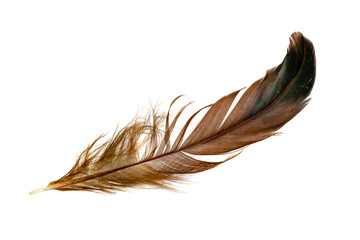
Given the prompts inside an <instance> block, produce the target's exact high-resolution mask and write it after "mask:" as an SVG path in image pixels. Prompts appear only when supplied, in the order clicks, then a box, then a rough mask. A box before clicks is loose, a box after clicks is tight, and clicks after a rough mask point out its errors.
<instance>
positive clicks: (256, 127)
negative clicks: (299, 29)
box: [46, 33, 315, 193]
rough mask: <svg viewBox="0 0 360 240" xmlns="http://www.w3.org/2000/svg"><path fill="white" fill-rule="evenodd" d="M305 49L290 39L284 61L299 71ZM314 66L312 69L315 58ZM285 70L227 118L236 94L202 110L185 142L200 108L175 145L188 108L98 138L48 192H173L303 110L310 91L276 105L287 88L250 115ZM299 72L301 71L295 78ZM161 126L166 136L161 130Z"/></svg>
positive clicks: (298, 38)
mask: <svg viewBox="0 0 360 240" xmlns="http://www.w3.org/2000/svg"><path fill="white" fill-rule="evenodd" d="M308 45H309V46H311V47H312V44H311V42H310V41H309V40H308V39H306V38H305V37H303V36H302V34H301V33H294V34H292V38H291V39H290V46H289V48H288V54H287V56H288V55H290V54H291V53H292V52H295V54H298V53H297V52H303V53H304V56H303V60H302V62H301V65H303V64H304V61H305V60H304V59H305V58H306V57H307V56H305V53H306V50H305V48H306V46H308ZM301 48H303V49H302V51H301ZM299 49H300V50H299ZM312 54H313V55H314V51H313V49H312ZM285 60H286V58H285V59H284V61H285ZM313 62H314V67H315V55H314V56H313ZM283 64H284V62H283V63H282V64H280V65H279V66H278V67H276V68H273V69H271V70H268V71H267V73H266V75H265V77H264V78H262V79H260V80H258V81H257V82H255V83H254V84H253V85H251V86H250V87H249V89H247V91H245V93H244V94H243V96H242V97H241V98H240V100H239V101H238V103H237V104H236V105H235V107H234V109H233V110H232V112H231V113H230V114H229V115H228V116H227V117H226V118H225V116H226V114H227V113H228V111H229V109H230V106H231V104H232V102H233V101H234V99H235V97H236V96H237V94H238V93H239V91H235V92H233V93H231V94H229V95H227V96H225V97H223V98H221V99H220V100H218V101H217V102H216V103H214V104H212V105H209V106H207V107H205V108H209V110H208V111H207V113H206V114H205V116H204V117H203V118H202V120H201V121H200V122H199V124H198V125H197V126H196V127H195V129H194V130H193V131H192V133H190V134H189V137H187V139H185V140H184V136H185V133H186V131H187V128H188V127H189V125H190V123H191V121H192V120H193V118H194V117H195V116H196V115H197V114H198V113H199V112H200V111H202V110H203V109H204V108H202V109H200V110H199V111H198V112H196V113H195V114H193V115H192V116H191V117H190V118H189V120H188V121H187V122H186V124H185V125H184V126H183V128H182V130H181V131H180V133H179V135H178V136H177V138H176V140H175V142H174V143H173V144H171V143H170V136H171V134H172V132H173V129H174V127H175V125H176V122H177V120H178V119H179V117H180V116H181V114H182V113H183V111H184V109H185V108H186V107H187V105H186V106H184V107H183V108H181V109H180V110H179V112H178V113H177V114H176V115H175V117H174V119H173V120H172V121H171V122H170V120H169V116H170V109H169V111H168V113H167V114H158V113H157V112H156V111H155V110H154V109H152V110H151V111H150V113H149V114H148V116H147V117H146V118H135V119H134V120H133V121H132V122H131V123H130V124H128V125H127V126H126V127H124V128H123V129H122V130H120V131H116V132H115V134H114V135H113V136H112V138H111V139H110V140H108V141H106V142H105V143H103V144H101V145H98V144H97V143H98V142H99V140H100V139H101V138H103V137H104V136H100V137H99V138H97V139H96V140H95V141H94V142H93V143H92V144H91V145H89V146H88V147H87V148H86V149H85V150H84V151H83V152H82V153H81V154H80V156H79V157H78V158H77V161H76V163H75V165H74V166H73V168H72V169H71V170H70V171H69V172H68V173H67V174H66V175H65V176H63V177H62V178H60V179H59V180H57V181H53V182H51V183H50V184H49V185H48V186H47V187H46V190H48V189H56V190H61V191H69V190H83V191H94V192H106V193H112V192H114V191H118V190H120V191H122V190H126V189H127V188H136V187H147V186H148V187H156V188H165V189H173V185H172V183H174V182H181V181H183V180H184V174H189V173H197V172H202V171H205V170H208V169H211V168H213V167H216V166H218V165H219V164H221V163H223V162H225V161H227V160H229V159H232V158H234V157H235V156H237V155H238V154H239V153H240V151H241V149H242V148H243V147H245V146H247V145H249V144H252V143H255V142H258V141H261V140H264V139H266V138H268V137H270V136H272V135H274V133H275V132H276V131H277V130H278V129H279V128H281V127H282V126H283V125H284V124H285V123H286V122H288V121H289V120H290V119H292V118H293V117H294V116H295V115H296V114H297V113H298V112H300V111H301V110H302V109H303V108H304V107H305V106H306V104H307V102H308V100H306V98H307V96H308V95H309V93H310V91H311V89H310V91H309V93H307V94H305V95H304V96H302V97H300V98H295V99H293V100H290V101H285V102H283V103H278V102H277V101H279V99H281V97H282V95H283V94H286V93H285V91H286V90H287V89H288V88H286V89H285V90H284V92H283V93H281V94H280V95H279V96H278V97H277V98H276V99H275V100H274V101H273V102H272V103H271V104H269V105H268V106H266V107H265V108H263V109H260V110H259V111H257V112H255V113H254V114H252V113H251V111H253V109H252V105H254V101H258V100H259V97H260V98H261V95H263V94H264V92H263V91H264V89H265V87H266V86H265V87H264V86H262V84H264V83H266V82H267V81H271V79H274V78H276V77H277V76H278V74H279V69H280V68H281V66H282V65H283ZM302 68H303V66H300V68H299V69H298V72H300V71H301V69H302ZM298 74H299V73H296V74H295V76H294V78H295V77H296V76H298ZM313 77H315V76H313ZM291 84H292V83H291ZM289 86H290V85H289ZM289 86H288V87H289ZM311 88H312V85H311ZM177 99H178V98H176V99H175V100H174V101H173V102H172V103H171V106H172V105H173V103H174V102H175V101H176V100H177ZM171 106H170V108H171ZM164 121H165V124H163V123H164ZM162 125H164V130H161V126H162ZM144 148H145V151H144V154H143V155H142V156H139V154H140V150H141V149H144ZM227 153H231V154H232V155H230V156H229V157H228V158H227V159H225V160H224V161H220V162H207V161H201V160H198V159H196V158H194V157H193V156H194V155H218V154H227ZM189 154H191V155H192V156H190V155H189Z"/></svg>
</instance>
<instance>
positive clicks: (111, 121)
mask: <svg viewBox="0 0 360 240" xmlns="http://www.w3.org/2000/svg"><path fill="white" fill-rule="evenodd" d="M320 2H322V3H320ZM355 2H356V1H354V2H350V1H317V2H316V1H304V0H302V1H296V2H295V1H294V2H291V1H251V3H250V1H248V3H245V2H241V1H194V0H192V1H184V0H183V1H75V0H71V1H48V0H47V1H16V0H13V1H1V3H0V81H1V87H0V113H1V118H0V136H1V137H0V141H1V143H0V150H1V155H0V161H1V174H0V178H1V179H0V184H1V198H0V199H1V200H0V201H1V204H0V210H1V212H0V219H1V223H0V228H1V231H0V238H1V239H206V240H209V239H277V240H278V239H359V238H360V188H359V187H360V174H359V172H360V157H359V153H358V148H359V139H358V137H359V127H358V126H359V121H360V118H359V116H358V112H359V104H360V102H359V91H360V90H359V87H360V84H359V81H360V79H359V78H360V77H359V64H360V62H359V54H360V51H359V50H360V47H359V43H360V33H359V22H360V17H359V7H357V6H356V4H355ZM294 31H301V32H302V33H303V34H304V35H305V36H306V37H308V38H309V39H311V40H312V42H313V43H314V45H315V49H316V55H317V76H316V83H315V86H314V89H313V92H312V100H311V103H310V104H309V106H308V107H307V108H306V109H305V110H304V111H302V112H301V113H300V114H299V115H298V116H297V117H296V118H295V119H293V120H292V121H291V122H290V123H288V124H287V125H286V126H285V127H284V128H282V129H281V132H283V134H282V135H281V136H277V137H272V138H271V139H267V140H266V141H263V142H260V143H257V144H254V145H252V146H250V147H248V148H246V149H245V151H244V152H243V153H242V154H241V155H240V156H239V157H237V158H236V159H233V160H232V161H230V162H227V163H226V164H223V165H222V166H219V167H217V168H215V169H213V170H210V171H208V172H205V173H201V174H198V175H196V176H194V177H193V178H192V179H191V180H192V181H193V183H191V184H185V185H180V186H179V189H180V190H181V191H182V192H180V193H176V192H169V191H164V190H133V191H131V192H121V193H118V194H115V195H102V194H94V193H84V192H58V191H49V192H44V193H41V194H37V195H33V196H29V195H28V192H29V191H30V190H33V189H34V188H38V187H42V186H45V185H47V184H48V183H49V182H50V181H52V180H56V179H58V178H60V177H61V176H62V175H64V174H65V173H66V172H67V171H68V170H69V169H70V168H71V167H72V165H73V163H74V161H75V158H76V155H77V154H78V153H80V152H81V151H82V150H83V148H85V147H86V146H87V144H89V143H91V142H92V140H93V139H94V138H95V137H97V136H98V135H99V134H101V133H104V132H109V133H111V132H112V131H114V129H115V127H116V125H117V124H119V126H120V127H121V126H124V125H125V124H126V123H127V122H128V121H129V120H131V119H132V118H133V116H134V115H135V114H136V113H137V112H142V111H145V110H146V109H147V108H148V107H149V106H150V104H149V102H152V103H155V102H157V103H159V104H161V107H160V109H161V110H162V111H166V109H167V107H168V104H169V103H170V101H171V100H172V99H173V98H174V97H176V96H177V95H179V94H185V95H186V98H185V99H184V102H186V101H191V100H195V102H196V103H195V105H194V106H195V108H194V109H197V108H200V107H202V106H204V105H207V104H209V103H212V102H214V101H216V100H217V99H219V98H220V97H222V96H224V95H225V94H228V93H230V92H232V91H234V90H237V89H239V88H242V87H246V86H250V85H251V83H252V82H254V81H255V80H257V79H259V78H260V77H262V76H263V75H264V74H265V71H266V70H267V69H269V68H271V67H274V66H276V65H278V64H280V62H281V61H282V59H283V58H284V56H285V54H286V49H287V47H288V43H289V40H288V38H289V36H290V34H291V33H292V32H294ZM184 102H183V103H184ZM190 113H191V112H187V113H186V114H187V115H186V114H185V115H186V116H189V115H190Z"/></svg>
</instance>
